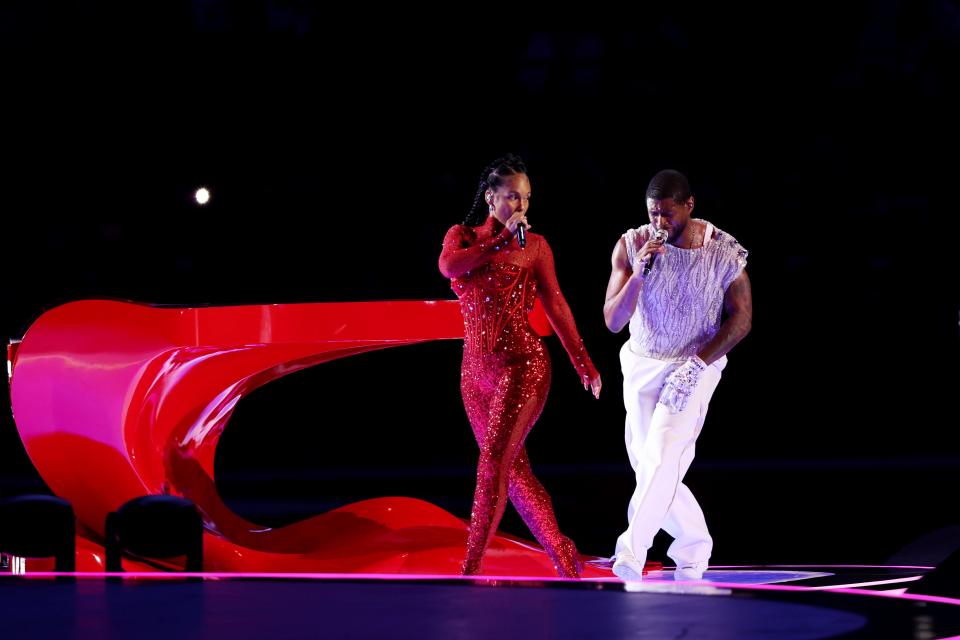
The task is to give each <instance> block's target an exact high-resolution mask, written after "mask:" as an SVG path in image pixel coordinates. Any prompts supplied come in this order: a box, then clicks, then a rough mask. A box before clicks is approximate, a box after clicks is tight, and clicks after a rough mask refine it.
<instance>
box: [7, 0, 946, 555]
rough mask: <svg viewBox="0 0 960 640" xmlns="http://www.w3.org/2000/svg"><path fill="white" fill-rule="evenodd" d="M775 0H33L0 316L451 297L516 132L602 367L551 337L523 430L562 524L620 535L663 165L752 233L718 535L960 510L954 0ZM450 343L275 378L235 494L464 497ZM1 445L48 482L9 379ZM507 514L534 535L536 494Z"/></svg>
mask: <svg viewBox="0 0 960 640" xmlns="http://www.w3.org/2000/svg"><path fill="white" fill-rule="evenodd" d="M777 11H778V13H758V12H751V11H747V10H739V12H731V11H730V10H729V9H727V8H723V9H720V8H716V9H712V10H707V11H701V12H699V13H684V12H682V11H673V10H671V11H666V10H656V11H653V10H647V11H646V12H645V13H643V14H640V15H636V16H631V17H629V19H628V17H627V16H626V15H622V16H599V15H594V16H586V17H584V19H583V20H582V22H581V23H580V24H579V25H576V26H574V23H573V21H569V22H567V21H561V20H559V19H554V20H551V21H550V23H549V24H546V23H544V22H542V21H540V22H537V21H530V20H527V19H520V18H518V17H516V16H515V15H514V14H513V12H512V11H509V10H508V9H507V8H500V9H499V10H494V8H493V7H487V8H486V9H485V10H484V14H483V15H478V16H476V18H475V19H472V20H470V21H465V20H459V19H457V20H454V19H453V18H451V17H449V16H445V15H437V14H431V15H428V16H427V15H424V16H417V15H413V14H409V13H408V14H404V15H392V16H384V15H377V16H376V18H375V19H374V18H373V17H371V16H366V17H363V18H364V19H361V16H332V15H328V14H327V13H326V12H325V11H321V10H319V9H318V8H316V7H313V6H311V5H308V4H306V3H298V2H282V1H280V0H276V1H269V2H268V1H261V2H253V3H243V6H242V7H241V6H240V3H236V4H232V3H227V2H222V1H221V2H217V1H214V0H207V1H201V0H195V1H193V2H184V1H180V2H167V3H157V5H156V6H154V7H152V8H142V7H141V8H129V7H128V8H125V9H123V8H117V7H114V6H108V5H106V4H99V3H76V4H74V5H72V6H71V7H70V8H66V9H65V8H62V7H55V6H54V5H53V4H52V3H36V2H14V3H8V4H6V5H5V6H4V7H3V8H2V9H0V25H2V26H0V30H2V38H0V40H2V43H0V48H2V50H3V51H2V54H3V56H4V58H5V59H6V60H7V61H8V65H7V66H8V71H9V73H8V75H7V77H6V79H5V84H6V87H5V90H4V95H5V98H4V100H3V107H2V113H3V114H4V121H5V124H6V127H5V132H4V144H3V147H4V154H5V155H6V156H7V158H6V160H7V161H6V162H5V163H4V165H5V168H4V169H3V171H2V174H0V175H2V178H0V180H2V187H3V188H2V196H0V198H2V205H0V206H2V207H3V210H4V212H5V216H4V219H5V222H4V225H5V233H4V234H3V237H4V242H3V251H4V257H5V261H4V262H5V267H6V268H5V274H4V277H3V278H2V279H0V287H2V292H0V305H2V309H3V312H2V315H0V322H2V330H3V334H4V335H6V336H7V337H18V336H20V335H21V334H22V333H23V331H24V330H25V329H26V327H27V326H29V323H30V322H31V320H32V319H33V318H34V317H35V316H36V315H38V314H39V313H40V312H42V311H43V310H44V309H47V308H50V307H52V306H55V305H56V304H59V303H61V302H64V301H67V300H73V299H79V298H89V297H115V298H123V299H131V300H137V301H143V302H152V303H162V304H184V305H195V304H238V303H268V302H307V301H349V300H385V299H435V298H449V297H451V292H450V290H449V287H448V283H447V282H446V281H445V280H444V279H443V278H442V277H441V276H440V274H439V272H438V271H437V268H436V259H437V256H438V253H439V249H440V240H441V238H442V237H443V233H444V231H445V230H446V229H447V227H448V226H449V225H451V224H453V223H455V222H458V221H460V219H462V217H463V215H464V214H465V211H466V208H467V207H468V206H469V204H470V202H471V201H472V198H473V191H474V188H475V185H476V180H477V178H478V177H479V171H480V169H481V168H482V167H483V166H484V165H485V164H486V163H487V162H489V161H490V160H491V159H492V158H493V157H496V156H497V155H500V154H502V153H504V152H506V151H514V152H516V153H519V154H520V155H522V156H523V157H524V158H525V159H526V160H527V162H528V165H529V168H530V177H531V182H532V185H533V190H534V202H533V206H532V207H531V211H530V219H531V222H532V224H533V226H534V227H535V230H536V231H538V232H540V233H542V234H544V235H545V236H547V237H548V239H549V240H550V242H551V244H552V246H553V248H554V252H555V254H556V258H557V267H558V275H559V278H560V282H561V285H562V286H563V288H564V292H565V294H566V296H567V298H568V301H569V302H570V304H571V307H572V309H573V311H574V314H575V316H576V318H577V322H578V326H579V327H580V330H581V333H582V335H583V337H584V339H585V341H586V344H587V346H588V348H589V349H590V351H591V354H592V356H593V358H594V360H595V362H596V363H597V365H598V366H599V368H600V369H601V372H602V374H603V376H604V383H605V387H604V391H603V395H602V397H601V400H600V401H599V402H596V401H594V400H593V399H592V398H591V397H589V396H588V394H586V393H585V392H583V391H582V390H580V389H579V388H578V386H577V381H576V378H575V375H574V374H573V371H572V369H571V368H570V366H569V365H568V362H567V359H566V356H565V354H564V353H563V352H562V350H561V349H560V348H559V343H558V342H557V341H556V340H555V339H550V350H551V353H552V354H553V356H554V368H555V376H554V384H553V389H552V395H551V398H550V401H549V402H548V405H547V409H546V411H545V412H544V414H543V416H542V418H541V420H540V422H539V424H538V425H537V426H536V428H535V429H534V430H533V432H532V435H531V436H530V439H529V440H528V447H529V450H530V452H531V457H532V460H533V462H534V467H535V469H537V470H538V472H539V473H540V474H541V475H542V477H543V480H544V482H545V484H546V485H547V487H548V488H549V489H550V490H551V492H552V493H553V495H554V499H555V502H556V504H557V508H558V512H559V517H560V520H561V524H562V525H563V526H564V528H565V529H567V530H569V532H570V533H571V534H572V535H573V536H574V537H575V538H576V539H577V540H578V542H579V543H580V546H581V548H583V549H584V550H585V551H588V552H593V553H609V552H610V551H611V548H610V547H611V546H612V542H613V539H614V538H615V536H616V535H617V533H618V532H619V529H620V527H621V526H622V521H623V519H624V508H625V505H626V500H627V499H628V497H629V493H630V489H631V486H630V484H631V476H630V473H629V469H628V467H627V463H626V456H625V453H624V451H623V446H622V421H623V416H622V401H621V397H620V390H619V384H620V377H619V365H618V360H617V351H618V349H619V346H620V345H621V344H622V342H623V340H624V339H625V337H626V333H623V334H621V335H612V334H610V333H609V332H607V330H606V329H605V327H604V326H603V321H602V316H601V306H602V303H603V294H604V288H605V284H606V279H607V277H608V274H609V255H610V251H611V249H612V247H613V245H614V243H615V241H616V240H617V238H618V236H619V234H621V233H622V232H623V231H624V230H626V229H627V228H628V227H631V226H637V225H639V224H642V223H643V222H644V221H645V211H644V203H643V192H644V189H645V186H646V183H647V181H648V180H649V178H650V176H651V175H652V174H653V173H654V172H655V171H657V170H659V169H661V168H664V167H673V168H676V169H679V170H681V171H684V172H685V173H686V174H687V175H688V176H689V177H690V179H691V182H692V185H693V187H694V190H695V193H696V195H697V214H698V215H699V216H701V217H704V218H707V219H709V220H711V221H712V222H714V223H715V224H716V225H718V226H719V227H721V228H722V229H724V230H726V231H728V232H730V233H732V234H733V235H734V236H736V237H737V238H738V239H739V240H740V241H741V243H742V244H743V245H744V246H745V247H747V248H748V249H749V250H750V258H749V266H748V271H749V273H750V277H751V280H752V282H753V288H754V330H753V332H752V333H751V335H750V336H749V337H748V338H747V339H746V341H745V342H744V343H742V344H741V345H740V346H738V347H737V348H736V349H735V350H734V351H733V352H732V353H731V357H730V364H729V366H728V368H727V370H726V373H725V375H724V380H723V381H722V383H721V385H720V387H719V389H718V392H717V394H716V395H715V397H714V401H713V404H712V408H711V412H710V415H709V417H708V421H707V425H706V427H705V430H704V432H703V435H702V437H701V439H700V441H699V443H698V458H697V460H696V461H695V463H694V467H693V470H692V471H691V473H690V474H689V476H688V479H689V483H690V484H691V486H692V487H693V489H694V491H695V493H697V494H698V495H699V496H700V497H701V502H702V503H703V506H704V509H705V511H706V513H707V516H708V519H709V521H710V523H711V525H712V526H713V529H714V533H715V537H716V538H717V551H716V555H715V559H717V560H719V561H729V562H733V561H765V562H776V561H782V562H788V561H809V562H816V561H880V560H883V559H884V558H885V557H887V556H888V555H889V554H890V553H892V552H893V551H895V550H896V549H897V548H898V547H899V546H900V545H902V544H904V543H906V542H907V541H909V540H911V539H913V538H914V537H916V536H918V535H920V534H922V533H924V532H926V531H928V530H931V529H934V528H937V527H939V526H942V525H946V524H950V523H954V522H956V520H957V518H958V515H957V513H956V511H955V508H954V507H952V506H949V505H947V504H944V501H943V497H944V495H946V494H945V492H950V491H952V489H953V487H955V486H956V482H957V473H956V472H957V467H958V463H960V456H958V455H957V452H956V449H955V445H954V444H953V440H954V439H953V437H952V431H953V430H954V429H955V427H956V423H957V419H956V409H955V407H956V390H957V376H956V373H955V371H956V362H958V325H957V322H958V305H957V286H956V283H957V271H958V270H957V268H956V266H955V264H956V257H957V251H956V249H955V244H956V238H957V233H956V229H957V225H956V206H955V204H954V201H953V199H952V196H953V194H952V190H953V185H954V183H955V177H954V174H955V171H954V170H955V162H953V161H952V160H951V159H950V158H951V157H952V154H953V151H954V150H955V149H956V142H957V140H956V123H955V113H956V110H955V109H956V102H957V101H956V98H957V83H956V78H957V77H958V74H957V72H958V68H957V67H958V64H957V60H958V53H960V52H958V40H960V9H958V6H957V4H956V3H955V2H948V1H939V2H937V1H933V0H931V1H928V2H919V3H914V2H910V3H907V2H894V1H892V0H886V1H884V2H874V3H863V4H857V5H853V6H848V7H846V8H843V9H837V8H836V7H834V8H831V9H830V11H829V12H828V11H826V10H818V9H804V10H801V9H799V8H793V9H786V10H785V9H783V8H780V9H778V10H777ZM601 18H602V19H601ZM437 21H439V23H437ZM434 24H439V26H431V25H434ZM530 25H536V28H531V26H530ZM199 185H206V186H208V187H210V188H211V189H212V192H213V198H212V200H211V202H210V204H209V205H208V206H206V207H204V208H200V207H197V206H196V205H195V204H194V203H193V202H192V201H191V196H192V192H193V190H194V189H195V188H196V187H197V186H199ZM458 368H459V344H456V343H433V344H427V345H420V346H415V347H405V348H401V349H395V350H388V351H383V352H380V353H375V354H368V355H365V356H361V357H357V358H353V359H350V360H347V361H342V362H337V363H332V364H330V365H326V366H324V367H319V368H317V369H315V370H311V371H307V372H302V373H298V374H295V375H293V376H291V377H290V378H288V379H284V380H281V381H278V382H276V383H274V384H272V385H270V386H268V387H267V388H264V389H261V390H259V391H257V392H255V393H254V394H253V395H251V396H250V397H249V398H248V399H246V400H244V401H242V402H241V404H240V405H239V409H238V411H237V414H236V416H235V418H234V420H233V422H232V423H231V427H230V429H229V430H228V431H227V433H226V434H225V436H224V439H223V442H222V446H221V449H220V450H219V452H218V460H217V467H218V474H219V481H220V485H221V489H222V491H223V493H224V495H225V496H226V497H227V499H228V500H229V501H230V502H231V503H232V504H233V505H234V506H235V508H236V509H237V510H238V511H241V512H243V513H245V514H247V515H249V516H250V517H253V518H257V519H260V520H263V521H265V522H268V523H275V524H280V523H283V522H289V521H291V520H295V519H298V518H302V517H305V516H307V515H310V514H312V513H317V512H319V511H323V510H325V509H327V508H329V507H331V506H335V505H339V504H343V503H345V502H350V501H353V500H356V499H361V498H365V497H373V496H378V495H385V494H402V495H415V496H418V497H422V498H425V499H428V500H432V501H434V502H437V503H439V504H441V505H443V506H444V507H446V508H448V509H450V510H451V511H453V512H454V513H456V514H457V515H459V516H461V517H466V516H467V515H468V514H469V501H470V498H471V492H472V473H473V471H472V469H471V465H473V464H474V462H475V455H476V453H475V448H474V445H473V443H472V439H471V437H470V433H469V428H468V425H467V423H466V419H465V416H464V415H463V411H462V406H461V405H460V399H459V390H458V375H459V369H458ZM5 401H6V399H5ZM0 446H2V458H0V460H2V467H0V469H2V472H0V492H3V493H5V494H9V493H16V492H21V491H28V490H43V483H42V480H41V479H40V478H39V477H38V476H37V475H36V472H35V471H34V470H33V468H32V466H31V465H30V462H29V459H28V458H27V456H26V455H25V453H24V451H23V448H22V445H21V444H20V442H19V438H18V437H17V434H16V428H15V426H14V424H13V421H12V418H11V416H10V413H9V411H7V410H4V412H3V416H2V423H0ZM504 526H505V528H507V529H508V530H510V531H511V532H514V533H518V534H521V535H526V531H525V530H524V529H523V527H522V524H520V522H519V520H518V519H517V518H516V516H515V515H514V514H512V513H511V514H509V515H508V517H507V520H506V521H505V524H504ZM958 544H960V541H958Z"/></svg>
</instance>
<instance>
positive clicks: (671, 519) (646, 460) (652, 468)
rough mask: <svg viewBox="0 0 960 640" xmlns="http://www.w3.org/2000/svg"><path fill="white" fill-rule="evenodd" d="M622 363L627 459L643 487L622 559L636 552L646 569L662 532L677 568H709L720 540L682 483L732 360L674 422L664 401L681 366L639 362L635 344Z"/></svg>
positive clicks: (713, 369) (707, 374)
mask: <svg viewBox="0 0 960 640" xmlns="http://www.w3.org/2000/svg"><path fill="white" fill-rule="evenodd" d="M620 364H621V369H622V371H623V401H624V406H625V407H626V410H627V420H626V436H625V438H626V443H627V454H628V456H629V457H630V465H631V466H632V467H633V470H634V472H635V474H636V479H637V486H636V489H635V490H634V492H633V497H631V499H630V505H629V507H628V508H627V523H628V524H627V529H626V531H624V532H623V533H622V534H621V535H620V537H619V538H618V539H617V546H616V553H617V554H620V553H621V552H623V551H626V552H628V553H631V554H633V556H634V557H635V558H636V559H637V561H638V562H639V563H640V566H643V563H644V562H645V560H646V555H647V549H649V548H650V546H651V545H652V544H653V538H654V536H655V535H656V533H657V532H658V531H659V530H660V529H663V530H665V531H666V532H667V533H668V534H670V536H672V537H673V538H674V541H673V544H671V545H670V548H669V550H668V551H667V555H668V556H670V558H671V559H672V560H673V561H674V562H676V563H677V566H678V567H684V566H692V565H695V564H699V563H703V564H704V565H706V562H707V560H708V559H709V558H710V553H711V552H712V550H713V539H712V538H711V537H710V532H709V531H708V530H707V523H706V521H705V520H704V517H703V511H702V510H701V509H700V505H699V504H697V500H696V499H695V498H694V497H693V494H692V493H691V492H690V489H689V488H688V487H687V485H685V484H683V476H684V475H685V474H686V473H687V469H689V468H690V463H691V462H692V461H693V456H694V451H695V445H696V441H697V437H698V436H699V435H700V429H701V428H703V421H704V418H705V417H706V415H707V406H708V405H709V403H710V398H711V396H712V395H713V392H714V390H715V389H716V388H717V383H718V382H720V372H721V371H723V368H724V367H725V366H726V364H727V359H726V356H724V357H723V358H720V359H719V360H717V361H716V362H714V363H713V364H711V365H710V366H708V367H707V369H706V370H705V371H704V372H703V373H702V374H701V375H700V380H699V382H698V384H697V387H696V389H695V391H694V393H693V395H692V396H691V398H690V401H689V402H688V403H687V406H686V408H685V409H684V410H683V411H681V412H680V413H677V414H673V415H671V414H670V412H669V411H668V410H667V408H666V407H664V406H663V405H662V404H660V403H659V402H658V399H659V396H660V390H661V389H662V388H663V382H664V380H665V379H666V377H667V376H668V375H669V374H670V373H671V372H672V371H673V370H674V369H676V368H677V367H678V366H680V364H682V363H680V362H668V361H663V360H656V359H654V358H648V357H644V356H640V355H637V354H636V353H635V352H634V351H633V350H632V349H631V342H630V341H629V340H628V341H627V343H626V344H625V345H623V348H622V349H621V350H620Z"/></svg>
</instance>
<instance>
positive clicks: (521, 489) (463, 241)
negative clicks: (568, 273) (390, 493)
mask: <svg viewBox="0 0 960 640" xmlns="http://www.w3.org/2000/svg"><path fill="white" fill-rule="evenodd" d="M440 271H441V272H442V273H443V274H444V275H447V276H448V277H450V278H451V286H452V288H453V290H454V292H456V294H457V296H458V297H459V298H460V309H461V312H462V313H463V322H464V346H463V368H462V375H461V381H460V389H461V391H462V393H463V404H464V406H465V408H466V410H467V417H468V418H469V420H470V425H471V427H473V433H474V435H475V436H476V439H477V443H478V444H479V445H480V461H479V463H478V466H477V487H476V493H475V495H474V500H473V511H472V513H471V516H470V533H469V536H468V539H467V557H466V560H465V561H464V565H463V573H464V574H475V573H479V571H480V561H481V558H482V556H483V553H484V551H485V550H486V548H487V545H488V544H489V542H490V538H491V537H492V535H493V534H494V533H495V532H496V528H497V525H498V524H499V523H500V519H501V518H502V517H503V512H504V509H505V508H506V503H507V501H506V494H508V493H509V497H510V501H511V502H513V505H514V507H516V509H517V511H518V512H519V513H520V516H521V517H522V518H523V521H524V522H525V523H526V525H527V527H529V529H530V531H531V532H532V533H533V535H534V536H535V537H536V539H537V541H538V542H539V543H540V544H541V545H542V546H543V548H544V550H545V551H546V552H547V554H548V555H549V556H550V557H551V559H552V560H553V562H554V565H555V567H556V570H557V573H558V574H559V575H561V576H564V577H578V576H579V569H580V559H579V557H578V555H577V550H576V547H575V546H574V544H573V541H572V540H570V539H569V538H567V537H566V536H564V535H563V534H561V533H560V530H559V528H558V527H557V520H556V517H555V516H554V513H553V505H552V503H551V501H550V496H549V495H547V492H546V490H545V489H544V488H543V486H542V485H541V484H540V482H539V481H538V480H537V479H536V477H535V476H534V475H533V471H532V470H531V468H530V462H529V460H528V459H527V452H526V448H525V447H524V440H525V439H526V437H527V433H529V431H530V428H531V427H532V426H533V423H534V422H536V421H537V418H538V417H539V416H540V412H541V411H542V410H543V405H544V402H545V401H546V399H547V391H548V390H549V388H550V358H549V356H548V354H547V350H546V348H545V347H544V344H543V341H542V340H541V338H540V336H538V335H537V334H536V333H535V332H534V331H533V329H532V328H531V327H530V324H529V322H528V320H527V312H528V311H529V310H530V309H531V308H532V307H533V303H534V300H535V298H536V296H539V297H540V300H541V301H542V302H543V305H544V308H545V310H546V312H547V317H548V318H549V319H550V323H551V325H552V326H553V328H554V330H555V331H556V333H557V336H558V337H559V338H560V341H561V342H562V343H563V346H564V348H565V349H566V351H567V353H568V354H569V355H570V358H571V360H572V361H573V364H574V367H575V368H576V370H577V373H578V374H579V375H580V377H581V380H583V379H585V378H586V379H587V380H589V379H592V378H594V377H596V375H597V373H596V369H594V367H593V363H592V362H591V361H590V357H589V356H588V355H587V352H586V349H585V348H584V346H583V342H582V341H581V339H580V335H579V334H578V333H577V328H576V324H575V323H574V320H573V315H572V314H571V313H570V309H569V307H568V306H567V303H566V300H565V299H564V297H563V294H562V293H561V292H560V287H559V285H558V284H557V277H556V273H555V271H554V266H553V253H552V251H551V250H550V246H549V245H548V244H547V241H546V240H545V239H544V238H543V236H541V235H539V234H535V233H528V234H527V246H526V248H525V249H520V247H519V246H518V245H517V241H516V240H515V239H513V235H512V234H511V233H510V231H509V230H507V229H506V228H505V227H504V225H503V224H502V223H500V221H499V220H497V219H496V218H495V217H493V216H490V217H489V218H487V221H486V223H484V224H483V225H481V226H479V227H467V226H463V225H456V226H454V227H452V228H451V229H450V230H449V231H448V232H447V235H446V237H445V238H444V241H443V252H442V254H441V255H440Z"/></svg>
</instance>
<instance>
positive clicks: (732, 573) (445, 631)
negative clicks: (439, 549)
mask: <svg viewBox="0 0 960 640" xmlns="http://www.w3.org/2000/svg"><path fill="white" fill-rule="evenodd" d="M926 570H927V568H926V567H880V566H823V567H808V566H803V567H789V566H757V567H717V568H716V569H711V570H710V571H708V572H707V573H706V574H705V575H704V580H702V581H699V582H679V581H674V580H673V579H672V573H671V571H670V570H669V569H667V570H664V571H656V572H652V573H650V574H648V575H647V576H646V579H645V580H644V581H643V582H641V583H633V584H624V583H623V582H621V581H620V580H618V579H616V578H602V579H594V580H581V581H573V580H561V579H544V578H518V577H497V576H487V577H482V578H459V577H451V576H410V575H367V574H209V573H205V574H170V573H166V574H163V573H160V574H158V573H149V574H123V577H122V578H118V577H116V576H115V575H112V574H111V576H109V579H108V576H107V574H89V573H85V574H52V573H43V574H30V575H22V576H16V575H11V574H6V575H4V576H3V577H2V578H0V616H2V618H0V630H2V634H0V635H2V637H3V638H21V637H58V638H60V637H62V638H88V637H89V638H93V637H96V638H134V637H135V638H158V639H159V638H164V639H169V638H177V639H178V640H179V639H180V638H199V637H217V638H254V637H257V638H259V637H265V638H266V637H269V638H300V637H304V638H306V637H311V638H313V637H335V638H366V637H390V638H428V637H442V638H484V639H485V640H489V638H491V637H522V638H594V637H599V638H605V639H606V638H637V637H640V638H710V639H712V638H739V639H751V638H776V639H778V640H793V639H797V640H799V639H808V638H811V639H812V638H835V637H843V638H917V639H920V638H923V639H934V638H948V637H951V636H957V635H960V600H955V599H950V598H943V597H934V596H925V595H922V594H915V593H905V590H906V589H909V588H910V586H911V585H912V584H913V583H914V582H916V581H917V580H919V579H920V578H921V577H922V575H923V573H924V572H925V571H926Z"/></svg>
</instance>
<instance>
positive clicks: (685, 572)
mask: <svg viewBox="0 0 960 640" xmlns="http://www.w3.org/2000/svg"><path fill="white" fill-rule="evenodd" d="M706 570H707V563H706V562H694V563H693V564H687V565H684V566H682V567H677V568H676V569H674V571H673V579H674V580H688V581H697V580H703V573H704V572H705V571H706Z"/></svg>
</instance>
